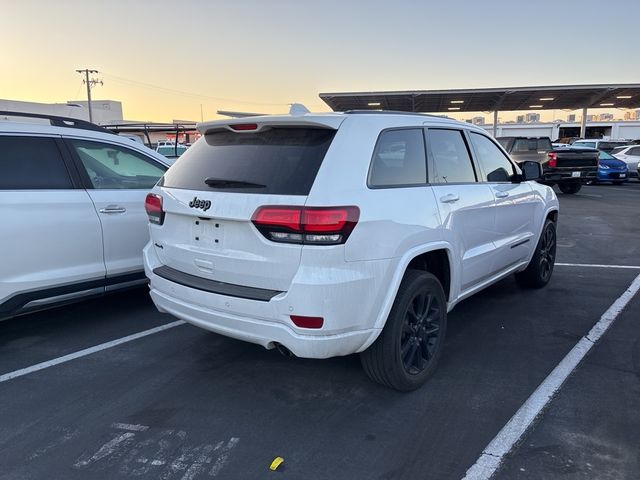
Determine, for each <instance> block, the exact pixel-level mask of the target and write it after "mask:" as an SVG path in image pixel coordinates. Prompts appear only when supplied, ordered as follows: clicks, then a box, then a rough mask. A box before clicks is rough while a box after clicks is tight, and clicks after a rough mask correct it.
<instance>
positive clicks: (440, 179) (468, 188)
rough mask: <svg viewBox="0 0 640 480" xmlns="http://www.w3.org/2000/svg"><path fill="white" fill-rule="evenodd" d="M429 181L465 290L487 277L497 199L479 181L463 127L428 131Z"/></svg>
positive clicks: (492, 256) (493, 251) (491, 255)
mask: <svg viewBox="0 0 640 480" xmlns="http://www.w3.org/2000/svg"><path fill="white" fill-rule="evenodd" d="M427 152H428V164H429V168H428V171H429V182H430V183H431V185H432V188H433V191H434V193H435V197H436V200H437V202H438V208H439V211H440V217H441V222H442V225H443V232H444V237H445V238H446V239H447V240H448V241H449V243H451V244H452V245H454V246H455V248H456V249H457V251H458V252H459V254H460V257H461V261H462V262H461V264H462V265H461V266H462V272H461V282H460V283H461V290H462V291H464V290H467V289H469V288H472V287H473V286H474V285H477V284H478V283H480V282H481V281H482V280H484V279H486V278H487V277H488V276H489V275H490V273H491V269H492V264H493V258H494V255H495V246H494V243H493V240H494V237H495V208H494V206H495V200H494V196H493V192H492V190H491V188H490V186H489V185H488V184H486V183H480V182H478V180H477V177H476V172H475V168H474V165H473V162H472V161H471V154H470V150H469V147H468V145H467V140H466V138H465V135H464V134H463V132H462V130H457V129H444V128H429V129H428V130H427Z"/></svg>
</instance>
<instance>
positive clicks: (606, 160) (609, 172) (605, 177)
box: [597, 151, 629, 185]
mask: <svg viewBox="0 0 640 480" xmlns="http://www.w3.org/2000/svg"><path fill="white" fill-rule="evenodd" d="M628 179H629V167H627V164H626V163H625V162H623V161H622V160H618V159H617V158H615V157H614V156H613V155H610V154H608V153H607V152H602V151H601V152H600V157H599V160H598V180H597V181H598V183H600V182H612V183H613V184H614V185H621V184H623V183H624V182H626V181H627V180H628Z"/></svg>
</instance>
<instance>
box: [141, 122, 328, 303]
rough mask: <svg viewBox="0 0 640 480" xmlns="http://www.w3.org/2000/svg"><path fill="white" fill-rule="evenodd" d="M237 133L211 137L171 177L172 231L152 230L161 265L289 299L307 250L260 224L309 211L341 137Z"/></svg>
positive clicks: (167, 220)
mask: <svg viewBox="0 0 640 480" xmlns="http://www.w3.org/2000/svg"><path fill="white" fill-rule="evenodd" d="M236 128H237V129H238V130H235V131H234V130H232V129H231V128H230V127H220V128H219V129H217V130H214V131H210V132H208V133H206V134H205V135H204V136H203V137H202V138H201V139H199V140H198V141H197V142H196V143H195V144H194V145H193V146H192V147H190V148H189V149H188V150H187V151H186V152H185V153H184V154H183V155H182V156H181V157H180V159H178V161H177V162H176V163H175V164H174V165H173V166H172V167H171V169H170V170H169V171H168V172H167V173H166V175H165V176H164V178H163V181H162V182H161V186H162V192H163V193H162V197H163V208H164V210H165V217H164V223H163V225H162V226H156V225H152V226H151V234H152V241H153V245H154V247H155V249H156V252H157V254H158V257H159V259H160V261H161V262H162V263H163V264H164V265H167V266H169V267H171V268H174V269H176V270H178V271H181V272H184V273H188V274H192V275H197V276H201V277H204V278H209V279H213V280H217V281H220V282H225V283H231V284H236V285H243V286H251V287H256V288H264V289H272V290H281V291H286V290H287V289H288V288H289V286H290V284H291V281H292V279H293V276H294V275H295V273H296V271H297V269H298V266H299V264H300V256H301V252H302V246H301V245H300V244H295V243H276V242H274V241H272V240H270V239H267V238H266V237H265V236H264V235H263V234H262V233H260V232H259V231H258V230H257V228H256V227H255V226H254V224H253V223H252V217H253V215H254V213H255V212H256V210H257V209H258V208H259V207H261V206H269V205H270V206H282V205H285V206H302V205H304V204H305V202H306V199H307V195H308V194H309V191H310V189H311V186H312V185H313V182H314V180H315V177H316V174H317V172H318V170H319V168H320V165H321V163H322V160H323V159H324V156H325V153H326V152H327V150H328V148H329V146H330V145H331V142H332V140H333V137H334V135H335V130H334V129H332V128H319V127H317V126H313V127H311V126H305V125H304V124H301V125H296V126H277V125H275V126H272V125H268V124H267V125H260V126H258V125H253V124H252V125H249V127H248V128H249V130H246V129H242V128H243V127H242V126H240V127H237V126H236ZM244 128H246V127H244Z"/></svg>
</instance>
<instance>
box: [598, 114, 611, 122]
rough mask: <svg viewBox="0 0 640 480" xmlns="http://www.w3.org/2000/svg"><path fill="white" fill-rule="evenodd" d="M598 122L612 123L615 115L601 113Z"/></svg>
mask: <svg viewBox="0 0 640 480" xmlns="http://www.w3.org/2000/svg"><path fill="white" fill-rule="evenodd" d="M598 120H599V121H600V122H610V121H611V120H613V114H612V113H601V114H600V115H598Z"/></svg>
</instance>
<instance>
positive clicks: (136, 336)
mask: <svg viewBox="0 0 640 480" xmlns="http://www.w3.org/2000/svg"><path fill="white" fill-rule="evenodd" d="M184 323H185V322H184V321H183V320H177V321H175V322H171V323H166V324H164V325H160V326H159V327H155V328H150V329H149V330H144V331H143V332H138V333H134V334H132V335H128V336H126V337H122V338H118V339H116V340H112V341H110V342H106V343H101V344H100V345H96V346H94V347H89V348H85V349H84V350H79V351H77V352H74V353H70V354H68V355H64V356H62V357H58V358H54V359H53V360H48V361H46V362H42V363H37V364H35V365H32V366H30V367H26V368H21V369H20V370H14V371H13V372H9V373H5V374H4V375H0V383H2V382H6V381H7V380H12V379H14V378H17V377H22V376H23V375H28V374H30V373H33V372H37V371H38V370H44V369H45V368H49V367H53V366H54V365H60V364H61V363H65V362H69V361H71V360H75V359H76V358H80V357H86V356H87V355H91V354H92V353H96V352H99V351H101V350H106V349H107V348H112V347H116V346H118V345H122V344H123V343H127V342H132V341H133V340H137V339H139V338H142V337H147V336H149V335H153V334H154V333H158V332H162V331H164V330H169V329H170V328H173V327H177V326H179V325H183V324H184Z"/></svg>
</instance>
